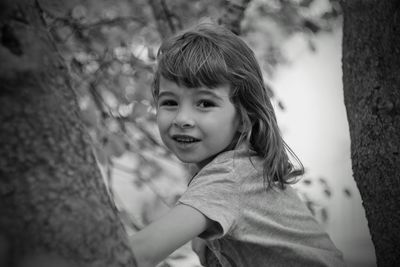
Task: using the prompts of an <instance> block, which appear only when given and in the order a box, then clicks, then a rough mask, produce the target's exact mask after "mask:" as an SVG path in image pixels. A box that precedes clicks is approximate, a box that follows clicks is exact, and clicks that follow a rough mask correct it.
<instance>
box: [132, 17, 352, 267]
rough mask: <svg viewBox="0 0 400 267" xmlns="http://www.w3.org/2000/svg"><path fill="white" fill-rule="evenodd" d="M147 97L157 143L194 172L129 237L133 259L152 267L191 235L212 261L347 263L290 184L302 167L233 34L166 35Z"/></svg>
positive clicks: (253, 64) (208, 28)
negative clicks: (170, 203)
mask: <svg viewBox="0 0 400 267" xmlns="http://www.w3.org/2000/svg"><path fill="white" fill-rule="evenodd" d="M153 95H154V98H155V101H156V103H157V123H158V127H159V131H160V134H161V138H162V140H163V142H164V143H165V145H166V146H167V147H168V148H169V149H170V150H171V151H172V152H173V153H174V154H175V155H176V156H177V157H178V158H179V159H180V160H181V161H183V162H186V163H194V164H195V165H196V166H197V167H198V169H199V171H198V173H197V174H196V175H195V176H194V177H193V178H192V180H191V181H190V182H189V187H188V189H187V191H186V192H185V193H184V194H183V196H182V197H181V198H180V199H179V201H178V203H177V205H176V206H175V207H174V208H173V209H172V210H171V211H170V212H169V213H168V214H167V215H165V216H164V217H162V218H161V219H159V220H158V221H156V222H154V223H152V224H150V226H148V227H146V228H145V229H144V230H142V231H140V232H138V233H137V234H135V235H134V236H133V238H132V246H133V251H134V254H135V256H136V258H137V261H138V263H139V266H154V265H156V264H157V263H158V262H160V261H161V260H163V259H164V258H165V257H167V256H168V255H169V254H170V253H171V252H173V251H174V250H175V249H177V248H179V247H180V246H182V245H183V244H185V243H186V242H188V241H190V240H192V239H193V238H195V237H200V238H202V239H203V240H205V242H206V244H207V249H208V250H209V251H211V252H212V253H208V254H209V255H212V256H213V257H214V260H213V261H212V262H214V263H215V265H216V266H224V267H225V266H243V267H252V266H254V267H259V266H343V265H344V263H343V259H342V256H341V253H340V252H339V251H338V250H337V249H336V248H335V246H334V244H333V243H332V241H331V240H330V239H329V237H328V235H327V234H326V233H325V232H324V231H323V230H322V229H321V227H320V226H319V225H318V223H317V222H316V220H315V219H314V217H313V216H312V215H311V213H310V212H309V210H308V209H307V208H306V206H305V205H304V204H303V203H302V201H301V200H300V199H299V198H298V196H297V194H296V192H295V191H294V190H293V189H292V188H291V186H290V184H291V183H293V182H294V179H295V177H296V176H298V175H301V174H302V173H303V168H302V165H301V163H299V166H300V168H298V169H296V168H295V166H294V164H292V162H291V161H290V159H289V156H288V154H290V155H291V156H292V157H293V158H294V159H296V160H297V158H296V156H295V155H294V154H293V152H292V151H291V150H290V149H289V148H288V146H287V145H286V144H285V142H284V141H283V140H282V137H281V135H280V133H279V129H278V126H277V122H276V118H275V113H274V110H273V108H272V105H271V103H270V100H269V97H268V94H267V90H266V88H265V86H264V82H263V77H262V74H261V70H260V67H259V65H258V63H257V61H256V59H255V57H254V54H253V52H252V51H251V49H250V48H249V47H248V46H247V45H246V44H245V43H244V42H243V41H242V40H241V39H240V38H239V37H237V36H236V35H234V34H233V33H231V32H230V31H228V30H226V29H224V28H222V27H220V26H216V25H212V24H202V25H200V26H198V27H196V28H194V29H193V30H189V31H187V32H184V33H182V34H179V35H177V36H175V37H172V38H170V39H168V40H166V41H165V42H164V43H163V44H162V45H161V48H160V50H159V53H158V67H157V71H156V74H155V79H154V86H153ZM297 162H299V161H298V160H297ZM206 261H208V262H210V258H208V259H206ZM207 266H210V265H207Z"/></svg>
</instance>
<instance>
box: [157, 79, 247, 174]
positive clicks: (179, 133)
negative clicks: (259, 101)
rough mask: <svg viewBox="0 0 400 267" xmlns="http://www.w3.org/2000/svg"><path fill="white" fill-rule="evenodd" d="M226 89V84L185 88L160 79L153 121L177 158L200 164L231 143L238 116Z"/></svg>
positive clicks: (202, 164) (200, 165)
mask: <svg viewBox="0 0 400 267" xmlns="http://www.w3.org/2000/svg"><path fill="white" fill-rule="evenodd" d="M229 93H230V87H229V85H222V86H218V87H216V88H212V89H210V88H207V87H199V88H186V87H183V86H178V85H177V84H175V83H174V82H171V81H168V80H166V79H164V78H161V79H160V92H159V95H158V101H157V108H158V109H157V123H158V127H159V130H160V134H161V138H162V140H163V142H164V143H165V144H166V146H167V147H168V148H169V149H170V150H171V151H172V152H173V153H174V154H175V155H176V156H177V157H178V158H179V159H180V160H182V161H183V162H187V163H195V164H197V166H198V167H200V168H201V167H203V166H204V165H206V164H207V163H208V162H210V161H211V160H212V159H213V158H214V156H216V155H217V154H219V153H220V152H222V151H224V150H225V149H227V147H228V146H229V145H230V144H231V143H232V140H233V138H234V136H235V135H236V133H237V132H238V128H239V122H240V120H239V115H238V113H237V111H236V108H235V107H234V105H233V104H232V102H231V101H230V99H229Z"/></svg>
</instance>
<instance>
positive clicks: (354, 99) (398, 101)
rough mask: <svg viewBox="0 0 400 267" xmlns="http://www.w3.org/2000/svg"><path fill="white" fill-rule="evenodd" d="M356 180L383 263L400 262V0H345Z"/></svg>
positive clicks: (345, 59) (346, 87) (348, 94)
mask: <svg viewBox="0 0 400 267" xmlns="http://www.w3.org/2000/svg"><path fill="white" fill-rule="evenodd" d="M342 3H343V4H342V5H343V10H344V26H343V59H342V60H343V62H342V63H343V86H344V99H345V105H346V109H347V117H348V121H349V127H350V138H351V158H352V166H353V173H354V179H355V181H356V183H357V186H358V189H359V190H360V194H361V197H362V200H363V205H364V208H365V211H366V216H367V219H368V226H369V229H370V232H371V236H372V241H373V243H374V246H375V252H376V258H377V263H378V266H400V253H399V252H400V155H399V152H400V45H399V44H400V3H399V1H397V0H385V1H380V0H368V1H361V0H348V1H342Z"/></svg>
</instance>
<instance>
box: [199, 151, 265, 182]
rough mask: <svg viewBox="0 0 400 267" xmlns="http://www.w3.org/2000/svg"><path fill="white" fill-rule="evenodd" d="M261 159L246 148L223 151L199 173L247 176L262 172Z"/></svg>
mask: <svg viewBox="0 0 400 267" xmlns="http://www.w3.org/2000/svg"><path fill="white" fill-rule="evenodd" d="M262 168H263V167H262V159H261V158H260V157H258V156H257V154H256V152H255V151H253V150H251V149H250V148H248V147H247V146H244V145H242V146H240V147H239V148H237V149H234V150H229V151H224V152H222V153H220V154H219V155H217V156H216V157H215V158H214V159H213V160H212V161H211V162H210V163H209V164H208V165H206V166H205V167H204V168H203V169H204V170H201V171H206V172H207V171H211V170H222V169H223V170H225V171H229V172H230V173H231V174H234V173H236V174H238V175H241V174H249V173H254V172H259V171H262Z"/></svg>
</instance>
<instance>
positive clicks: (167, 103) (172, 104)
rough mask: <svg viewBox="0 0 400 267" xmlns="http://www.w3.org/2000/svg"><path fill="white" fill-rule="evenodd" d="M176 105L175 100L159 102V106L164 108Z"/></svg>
mask: <svg viewBox="0 0 400 267" xmlns="http://www.w3.org/2000/svg"><path fill="white" fill-rule="evenodd" d="M177 104H178V103H177V102H176V101H175V100H162V101H160V102H159V104H158V105H159V106H160V107H161V106H166V107H172V106H176V105H177Z"/></svg>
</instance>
